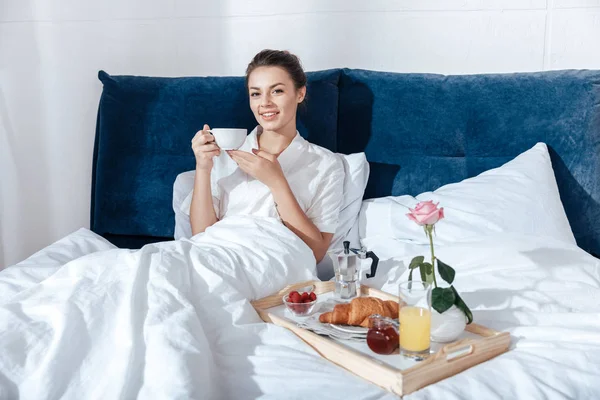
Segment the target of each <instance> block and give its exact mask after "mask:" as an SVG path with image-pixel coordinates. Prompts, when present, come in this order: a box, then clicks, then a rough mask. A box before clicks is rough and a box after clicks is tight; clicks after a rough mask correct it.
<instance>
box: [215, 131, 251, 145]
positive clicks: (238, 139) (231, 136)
mask: <svg viewBox="0 0 600 400" xmlns="http://www.w3.org/2000/svg"><path fill="white" fill-rule="evenodd" d="M209 132H210V133H212V135H213V136H214V137H215V142H216V143H217V146H219V147H220V148H221V150H237V149H239V148H240V146H241V145H242V144H244V141H245V140H246V135H247V134H248V130H246V129H236V128H214V129H210V130H209Z"/></svg>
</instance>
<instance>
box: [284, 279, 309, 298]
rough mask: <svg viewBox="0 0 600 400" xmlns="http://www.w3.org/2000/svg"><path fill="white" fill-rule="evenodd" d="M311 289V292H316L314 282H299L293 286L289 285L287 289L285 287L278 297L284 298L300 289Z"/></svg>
mask: <svg viewBox="0 0 600 400" xmlns="http://www.w3.org/2000/svg"><path fill="white" fill-rule="evenodd" d="M308 287H310V291H311V292H312V291H314V290H315V283H314V281H304V282H298V283H293V284H291V285H287V286H286V287H284V288H283V289H281V290H280V291H279V293H278V295H280V296H283V295H284V294H286V293H288V292H291V291H292V290H298V289H304V288H308Z"/></svg>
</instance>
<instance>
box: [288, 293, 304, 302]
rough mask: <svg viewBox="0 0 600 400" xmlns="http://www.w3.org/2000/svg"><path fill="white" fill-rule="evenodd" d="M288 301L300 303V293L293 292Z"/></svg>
mask: <svg viewBox="0 0 600 400" xmlns="http://www.w3.org/2000/svg"><path fill="white" fill-rule="evenodd" d="M289 301H291V302H292V303H302V297H301V296H300V293H298V292H295V293H293V294H290V296H289Z"/></svg>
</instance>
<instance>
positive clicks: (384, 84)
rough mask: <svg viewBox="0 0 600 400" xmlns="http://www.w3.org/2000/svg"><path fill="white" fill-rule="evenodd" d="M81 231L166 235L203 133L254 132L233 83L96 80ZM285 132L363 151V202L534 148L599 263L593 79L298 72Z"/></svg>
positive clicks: (139, 237) (596, 79) (592, 74)
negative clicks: (293, 117)
mask: <svg viewBox="0 0 600 400" xmlns="http://www.w3.org/2000/svg"><path fill="white" fill-rule="evenodd" d="M99 77H100V80H101V81H102V83H103V84H104V90H103V93H102V97H101V100H100V107H99V112H98V124H97V131H96V145H95V151H94V161H93V162H94V172H93V182H92V186H93V188H92V214H91V228H92V230H94V231H95V232H97V233H99V234H102V235H104V236H105V237H107V238H108V239H109V240H111V241H113V242H114V243H116V244H117V245H120V246H124V247H138V246H139V245H141V244H144V243H148V242H151V241H155V240H164V239H167V238H171V237H172V235H173V227H174V214H173V211H172V209H171V200H172V185H173V182H174V180H175V177H176V175H177V174H178V173H180V172H183V171H186V170H190V169H193V167H194V158H193V154H192V152H191V150H190V148H189V144H190V139H191V137H192V136H193V135H194V133H195V132H196V131H197V130H198V129H200V128H201V126H202V124H204V123H209V124H211V126H213V127H217V126H223V127H245V128H248V129H251V128H253V127H254V125H255V124H256V122H255V121H254V118H253V116H252V114H251V112H250V110H249V107H248V101H247V96H246V93H245V90H244V81H243V78H241V77H208V78H200V77H195V78H148V77H133V76H109V75H108V74H106V73H104V72H102V71H101V72H100V74H99ZM308 93H309V98H308V103H307V109H306V110H305V111H304V112H302V113H301V114H300V116H299V130H300V132H301V134H302V135H303V136H305V137H307V138H308V139H309V140H310V141H312V142H314V143H317V144H319V145H322V146H324V147H327V148H329V149H331V150H333V151H337V152H342V153H353V152H359V151H365V152H366V154H367V159H368V160H369V162H370V164H371V176H370V178H369V184H368V186H367V190H366V193H365V197H366V198H371V197H380V196H387V195H400V194H413V195H415V194H418V193H420V192H423V191H427V190H434V189H436V188H437V187H439V186H441V185H444V184H446V183H450V182H457V181H460V180H462V179H464V178H467V177H471V176H474V175H477V174H479V173H480V172H482V171H485V170H486V169H489V168H494V167H497V166H500V165H501V164H503V163H504V162H506V161H508V160H510V159H512V158H514V157H515V156H517V155H518V154H520V153H521V152H523V151H525V150H527V149H529V148H531V147H532V146H533V145H534V144H535V143H536V142H538V141H542V142H545V143H546V144H548V146H549V149H550V152H551V157H552V163H553V167H554V171H555V175H556V178H557V182H558V186H559V191H560V194H561V199H562V201H563V204H564V206H565V210H566V213H567V217H568V218H569V221H570V223H571V227H572V229H573V231H574V234H575V237H576V239H577V242H578V244H579V245H580V246H581V247H582V248H584V249H585V250H587V251H589V252H591V253H593V254H600V204H599V201H600V151H599V146H600V71H551V72H539V73H519V74H498V75H462V76H442V75H432V74H398V73H385V72H376V71H363V70H351V69H340V70H328V71H319V72H313V73H310V74H309V87H308Z"/></svg>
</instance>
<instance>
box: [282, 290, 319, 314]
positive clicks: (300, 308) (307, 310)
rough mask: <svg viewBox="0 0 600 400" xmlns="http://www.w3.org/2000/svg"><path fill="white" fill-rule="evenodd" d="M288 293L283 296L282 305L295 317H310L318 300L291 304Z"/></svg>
mask: <svg viewBox="0 0 600 400" xmlns="http://www.w3.org/2000/svg"><path fill="white" fill-rule="evenodd" d="M289 296H290V295H289V293H288V294H286V295H285V296H283V304H285V306H286V308H287V309H288V310H289V311H290V312H291V313H292V314H293V315H295V316H297V317H306V316H308V315H310V314H311V313H312V312H313V310H314V309H315V305H316V304H317V301H319V298H317V299H315V300H312V301H310V302H306V303H292V302H291V301H290V299H289Z"/></svg>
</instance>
